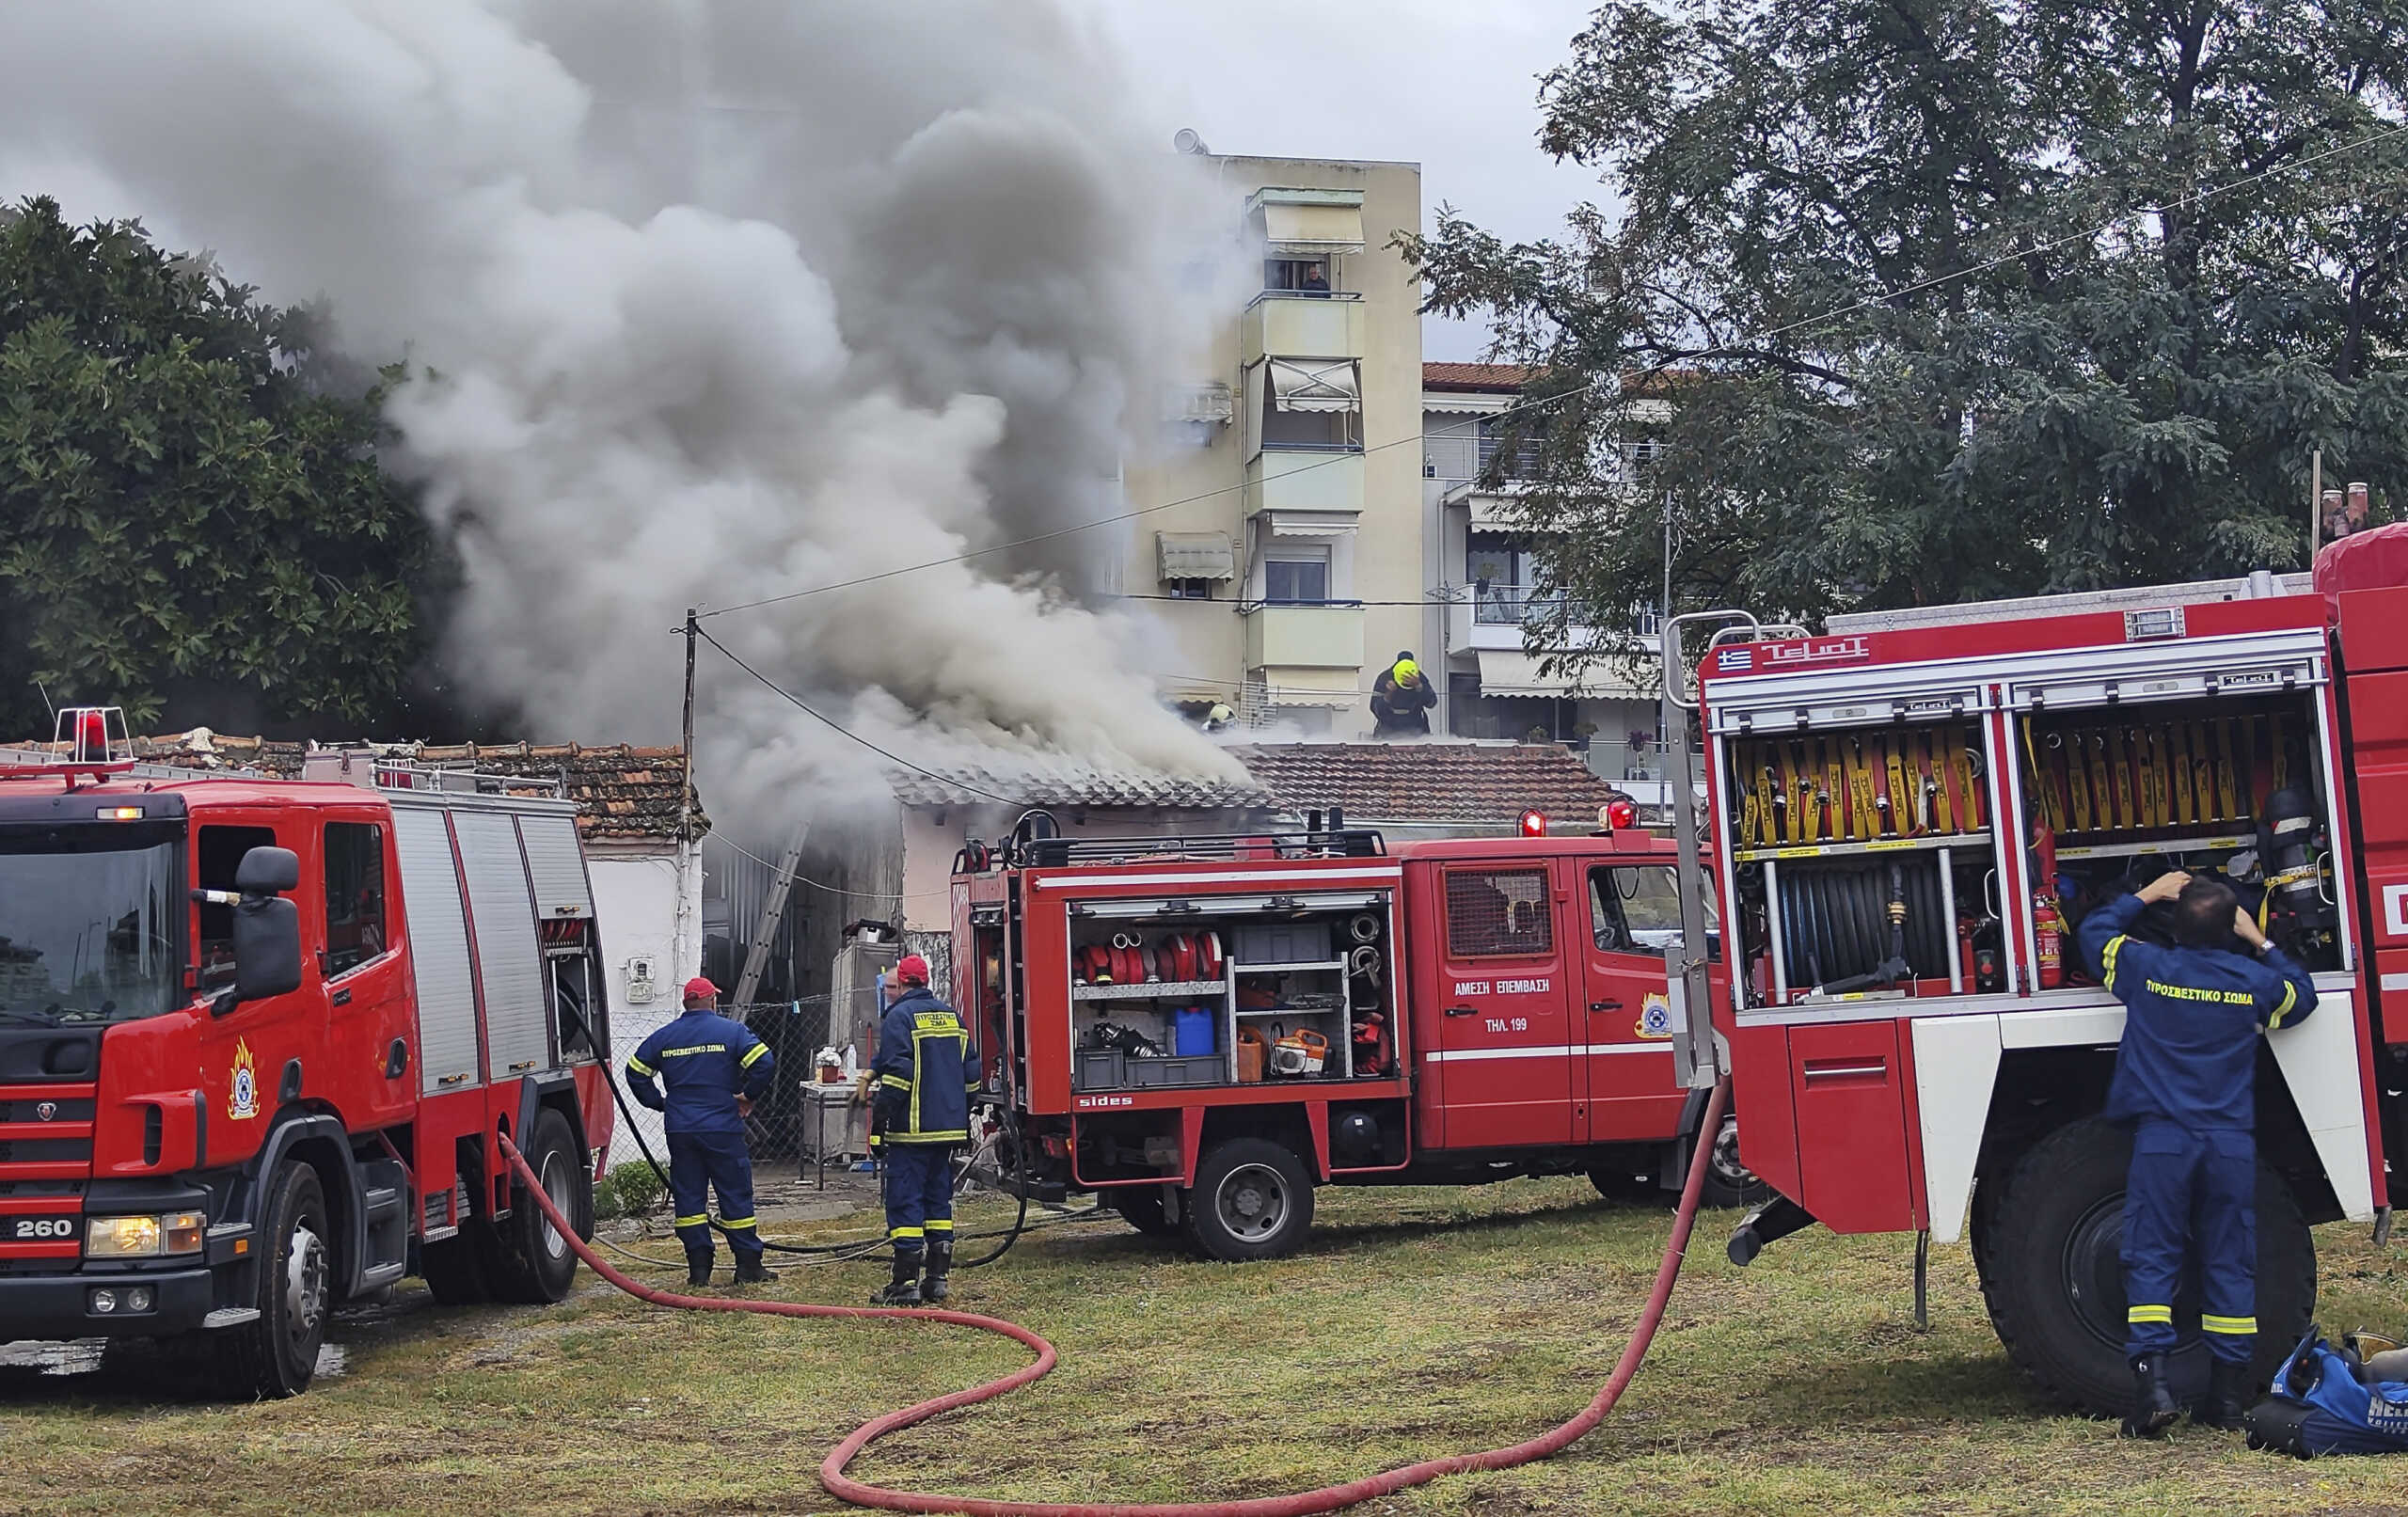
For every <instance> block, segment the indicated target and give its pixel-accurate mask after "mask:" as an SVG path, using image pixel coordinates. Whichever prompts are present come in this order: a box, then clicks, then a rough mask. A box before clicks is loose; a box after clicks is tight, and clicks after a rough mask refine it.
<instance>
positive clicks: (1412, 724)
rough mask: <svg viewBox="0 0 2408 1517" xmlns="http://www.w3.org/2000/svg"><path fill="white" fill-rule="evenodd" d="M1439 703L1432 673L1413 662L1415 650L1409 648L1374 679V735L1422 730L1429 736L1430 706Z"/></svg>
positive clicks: (1383, 735)
mask: <svg viewBox="0 0 2408 1517" xmlns="http://www.w3.org/2000/svg"><path fill="white" fill-rule="evenodd" d="M1437 703H1438V692H1437V691H1436V690H1434V689H1432V688H1431V687H1430V676H1429V675H1428V674H1426V673H1424V672H1422V669H1421V666H1420V665H1419V664H1417V663H1415V662H1414V661H1413V653H1412V650H1410V649H1406V650H1404V651H1403V652H1401V653H1399V654H1398V655H1397V656H1396V662H1394V663H1392V664H1390V665H1388V667H1387V668H1386V669H1384V670H1381V671H1380V677H1379V678H1378V679H1376V680H1374V681H1372V682H1371V735H1372V736H1374V737H1389V736H1396V735H1402V734H1405V733H1419V734H1421V735H1423V736H1425V737H1426V736H1428V735H1429V734H1430V708H1431V707H1432V706H1434V705H1436V704H1437Z"/></svg>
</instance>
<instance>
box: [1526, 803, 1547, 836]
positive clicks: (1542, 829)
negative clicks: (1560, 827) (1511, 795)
mask: <svg viewBox="0 0 2408 1517" xmlns="http://www.w3.org/2000/svg"><path fill="white" fill-rule="evenodd" d="M1522 835H1523V836H1524V837H1526V838H1543V837H1545V836H1546V813H1545V812H1543V811H1540V810H1539V809H1538V808H1536V807H1532V808H1531V809H1530V810H1529V811H1526V812H1524V813H1523V814H1522Z"/></svg>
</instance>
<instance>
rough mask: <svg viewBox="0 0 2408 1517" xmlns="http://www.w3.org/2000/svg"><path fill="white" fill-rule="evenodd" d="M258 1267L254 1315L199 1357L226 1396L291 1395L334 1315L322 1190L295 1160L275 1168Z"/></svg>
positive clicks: (303, 1385) (301, 1385) (306, 1377)
mask: <svg viewBox="0 0 2408 1517" xmlns="http://www.w3.org/2000/svg"><path fill="white" fill-rule="evenodd" d="M264 1215H265V1224H264V1226H263V1227H262V1229H261V1233H262V1239H263V1240H264V1241H265V1242H266V1243H267V1245H268V1246H266V1247H265V1248H263V1249H262V1250H261V1253H262V1254H263V1255H265V1257H263V1258H261V1260H260V1267H259V1269H258V1271H257V1274H258V1279H259V1296H258V1299H257V1300H256V1301H254V1302H253V1303H252V1304H253V1305H255V1306H257V1307H258V1308H259V1316H258V1317H256V1318H254V1319H251V1320H250V1321H248V1322H246V1323H244V1324H243V1325H242V1326H240V1327H230V1328H220V1329H218V1330H217V1331H216V1332H215V1333H214V1334H211V1335H209V1337H210V1339H211V1340H212V1341H210V1342H209V1343H208V1344H207V1351H206V1362H207V1363H208V1364H209V1366H210V1368H211V1372H212V1374H213V1377H214V1382H215V1384H216V1386H217V1389H218V1390H219V1392H220V1393H221V1394H222V1395H224V1396H226V1397H227V1398H230V1399H243V1400H248V1399H254V1398H256V1399H261V1400H268V1399H275V1398H281V1397H286V1396H298V1395H300V1394H301V1393H302V1392H303V1391H306V1390H308V1389H309V1382H310V1379H311V1378H312V1377H313V1376H315V1375H316V1374H317V1372H318V1350H319V1349H320V1347H322V1346H323V1345H324V1344H325V1341H326V1321H327V1319H328V1318H329V1317H330V1316H332V1315H333V1312H334V1298H335V1256H334V1250H333V1249H332V1247H330V1246H329V1244H328V1240H329V1239H330V1238H331V1237H332V1236H333V1234H332V1232H331V1230H330V1229H329V1227H328V1225H327V1220H326V1219H327V1211H326V1194H325V1186H323V1185H322V1184H320V1183H319V1180H318V1172H317V1171H316V1170H314V1169H311V1168H310V1167H309V1165H307V1164H304V1163H300V1162H298V1161H294V1162H290V1163H287V1164H285V1165H284V1166H283V1167H282V1168H281V1169H279V1170H278V1171H277V1175H276V1179H275V1183H274V1185H273V1187H272V1189H271V1190H270V1191H269V1193H268V1203H267V1209H266V1211H265V1214H264Z"/></svg>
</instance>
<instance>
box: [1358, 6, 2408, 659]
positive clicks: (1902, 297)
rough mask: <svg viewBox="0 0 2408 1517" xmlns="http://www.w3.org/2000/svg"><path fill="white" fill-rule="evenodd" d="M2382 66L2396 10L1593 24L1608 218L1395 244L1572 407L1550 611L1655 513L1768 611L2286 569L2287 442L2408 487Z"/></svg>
mask: <svg viewBox="0 0 2408 1517" xmlns="http://www.w3.org/2000/svg"><path fill="white" fill-rule="evenodd" d="M2403 82H2408V6H2404V5H2402V4H2400V3H2399V0H2363V3H2359V4H2353V5H2350V6H2336V5H2321V6H2320V5H2309V4H2301V3H2289V0H2258V3H2243V0H2059V3H2056V4H2052V5H2045V6H2034V5H2021V4H2009V3H2004V0H1616V3H1613V4H1609V5H1607V6H1606V7H1604V8H1602V9H1600V10H1598V11H1597V12H1596V13H1595V14H1594V16H1593V17H1592V21H1591V23H1590V24H1589V26H1588V28H1587V29H1586V30H1585V31H1584V32H1582V33H1581V34H1580V36H1579V37H1578V38H1576V40H1575V41H1574V43H1573V53H1572V56H1571V59H1570V60H1569V61H1568V62H1566V63H1565V64H1563V65H1562V66H1561V67H1560V68H1558V69H1556V70H1554V71H1551V72H1549V73H1548V74H1546V75H1545V77H1544V79H1543V81H1542V87H1541V103H1542V107H1543V111H1544V119H1545V124H1544V127H1543V129H1542V132H1541V145H1542V147H1544V148H1545V150H1547V151H1549V152H1551V153H1553V154H1555V155H1556V156H1557V157H1559V158H1560V159H1567V160H1571V161H1574V162H1576V163H1579V164H1582V165H1584V166H1590V167H1592V168H1594V169H1597V170H1598V171H1599V172H1600V174H1601V177H1602V178H1603V179H1604V180H1605V181H1606V182H1607V183H1608V185H1609V186H1610V187H1611V189H1612V190H1613V191H1614V192H1615V193H1616V195H1617V196H1618V198H1619V203H1618V204H1617V205H1615V206H1614V207H1613V209H1611V210H1610V211H1608V210H1600V209H1598V208H1597V207H1595V206H1593V205H1584V206H1582V207H1580V208H1578V209H1577V210H1576V212H1575V213H1573V214H1572V215H1571V217H1570V219H1569V221H1568V223H1567V229H1566V231H1565V234H1564V235H1563V236H1561V237H1560V238H1558V239H1555V240H1551V241H1546V242H1541V243H1536V244H1529V245H1513V246H1509V245H1504V244H1503V243H1501V242H1500V241H1498V240H1497V238H1495V237H1493V236H1490V235H1488V234H1487V233H1484V232H1482V231H1481V229H1478V228H1477V227H1475V226H1473V225H1471V224H1470V223H1468V222H1467V221H1466V220H1465V219H1464V218H1463V217H1462V216H1460V215H1458V214H1456V213H1452V212H1451V211H1447V210H1443V209H1442V212H1441V214H1440V216H1439V218H1438V224H1437V228H1436V229H1435V231H1434V233H1433V234H1432V235H1431V236H1429V237H1428V238H1426V239H1406V240H1405V243H1406V246H1407V251H1408V252H1409V253H1410V254H1411V255H1412V256H1413V257H1415V258H1416V259H1417V260H1418V261H1419V263H1420V266H1421V268H1422V271H1423V274H1424V276H1425V277H1426V279H1427V281H1428V291H1429V303H1430V306H1431V308H1434V309H1436V310H1439V311H1443V312H1446V313H1449V314H1452V315H1472V316H1484V317H1486V318H1488V319H1489V320H1491V321H1492V323H1493V324H1494V332H1495V352H1494V356H1497V357H1498V358H1501V359H1505V360H1509V361H1513V362H1519V363H1525V364H1529V365H1532V366H1535V367H1536V368H1538V369H1539V370H1541V371H1542V373H1541V376H1540V377H1539V378H1538V379H1537V380H1536V381H1534V382H1533V384H1532V385H1531V387H1530V389H1529V394H1530V396H1531V397H1533V398H1545V397H1559V399H1556V400H1555V401H1554V403H1551V404H1548V405H1546V406H1544V407H1540V408H1535V409H1533V410H1532V411H1531V412H1530V413H1529V420H1530V421H1531V422H1532V423H1533V424H1543V425H1544V428H1545V438H1546V444H1545V449H1544V450H1543V458H1544V462H1543V464H1542V466H1541V473H1542V474H1543V475H1544V478H1542V479H1541V480H1539V481H1538V482H1536V484H1535V485H1534V486H1533V487H1532V488H1531V489H1530V491H1529V494H1528V495H1527V496H1526V497H1525V498H1524V500H1523V504H1522V508H1521V515H1522V521H1523V525H1525V526H1526V527H1528V528H1529V529H1531V530H1532V531H1533V533H1534V534H1535V535H1536V538H1537V541H1538V544H1539V545H1540V553H1541V562H1542V567H1543V570H1544V571H1545V576H1546V577H1547V579H1548V580H1549V584H1550V588H1560V589H1562V590H1565V591H1567V592H1568V593H1569V594H1570V597H1571V605H1572V608H1573V609H1572V611H1571V612H1570V615H1571V617H1572V619H1573V620H1590V619H1593V618H1596V617H1598V616H1599V615H1601V614H1602V613H1600V611H1599V610H1598V608H1622V607H1629V606H1633V605H1639V606H1650V605H1654V604H1656V601H1657V600H1658V599H1659V597H1660V590H1659V588H1658V587H1659V585H1660V583H1661V576H1662V573H1663V570H1662V566H1661V562H1662V552H1663V546H1662V545H1663V533H1664V522H1665V518H1666V516H1667V514H1669V515H1670V516H1671V522H1672V526H1673V530H1674V537H1675V543H1676V546H1675V550H1674V554H1673V557H1674V565H1673V577H1674V580H1675V585H1674V590H1673V597H1672V598H1673V600H1674V602H1675V603H1676V606H1678V607H1681V608H1687V607H1696V606H1701V605H1709V604H1711V605H1724V604H1736V605H1740V606H1745V607H1748V608H1752V609H1755V610H1757V611H1758V612H1759V613H1760V614H1763V613H1772V614H1777V615H1780V616H1782V617H1784V618H1797V617H1802V618H1807V619H1814V618H1818V617H1820V616H1822V615H1823V614H1825V613H1828V612H1830V611H1831V610H1835V609H1846V608H1858V607H1880V606H1894V605H1903V604H1920V603H1929V602H1934V601H1948V600H1959V599H1972V598H1979V597H1985V596H1993V595H2003V594H2019V593H2041V592H2047V591H2057V590H2068V589H2080V588H2087V587H2095V586H2100V585H2109V584H2125V583H2138V582H2147V581H2149V580H2159V581H2164V580H2174V579H2182V578H2190V577H2206V576H2210V575H2218V574H2233V573H2239V572H2243V571H2246V570H2248V569H2250V568H2254V567H2273V568H2296V567H2300V566H2302V565H2303V563H2304V560H2305V552H2306V535H2307V509H2306V501H2305V496H2306V482H2307V457H2308V450H2310V449H2311V448H2316V447H2321V448H2322V449H2323V450H2324V458H2325V469H2326V477H2327V478H2328V479H2333V480H2337V479H2338V478H2339V477H2341V476H2343V475H2347V476H2349V477H2352V478H2361V479H2368V480H2372V481H2374V482H2377V484H2378V487H2379V488H2380V487H2382V486H2384V485H2386V484H2387V485H2389V486H2390V487H2391V488H2393V489H2395V490H2396V489H2397V488H2399V487H2400V485H2402V484H2404V483H2408V475H2404V474H2403V467H2402V466H2403V465H2408V347H2404V346H2403V343H2404V342H2408V278H2403V275H2404V274H2408V269H2403V262H2408V216H2403V210H2408V193H2403V192H2408V134H2403V133H2402V132H2401V130H2400V118H2401V107H2402V99H2403ZM2336 149H2340V150H2338V151H2335V150H2336ZM2100 228H2104V229H2103V230H2099V229H2100ZM1647 444H1656V445H1660V446H1655V447H1650V446H1645V445H1647ZM1555 630H1556V629H1551V628H1545V627H1541V628H1539V629H1538V630H1537V631H1536V632H1535V633H1534V636H1533V646H1538V645H1540V644H1542V643H1549V642H1560V639H1557V638H1556V637H1555V636H1554V632H1555Z"/></svg>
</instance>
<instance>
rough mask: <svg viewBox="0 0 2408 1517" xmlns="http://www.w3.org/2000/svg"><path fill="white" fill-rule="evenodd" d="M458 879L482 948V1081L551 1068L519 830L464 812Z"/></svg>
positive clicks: (505, 820) (458, 826)
mask: <svg viewBox="0 0 2408 1517" xmlns="http://www.w3.org/2000/svg"><path fill="white" fill-rule="evenodd" d="M452 827H453V828H454V830H456V831H457V832H458V835H459V839H460V864H461V874H462V876H463V877H465V878H466V879H467V885H468V910H469V920H470V924H471V929H472V931H473V934H474V936H475V938H476V944H477V974H478V978H479V980H480V981H481V982H482V984H481V987H480V988H482V990H483V1003H484V1014H485V1078H486V1079H487V1080H488V1081H492V1082H497V1083H498V1082H501V1081H504V1080H510V1079H514V1078H515V1077H517V1076H519V1075H523V1074H527V1073H529V1072H531V1071H532V1070H535V1069H539V1068H542V1067H544V1066H545V1065H546V1064H547V1063H549V1062H550V1058H551V1050H550V1044H549V1039H548V1038H547V1035H546V1033H545V1027H544V1021H545V1005H544V972H543V957H542V951H541V949H540V948H539V947H538V946H537V944H536V940H535V916H534V904H533V901H532V900H531V897H530V894H529V891H528V884H527V865H526V861H525V860H524V859H523V858H522V857H521V856H520V854H519V851H518V829H517V826H516V824H515V822H514V821H513V819H512V818H511V817H510V816H509V815H507V814H502V813H498V812H483V811H465V810H464V811H460V812H457V813H455V814H453V816H452Z"/></svg>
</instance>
